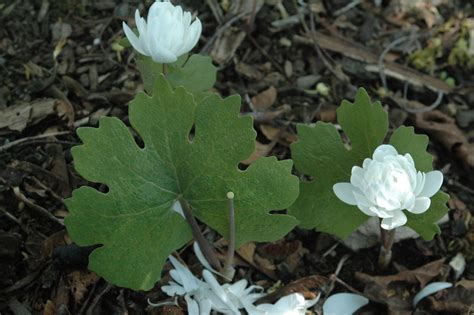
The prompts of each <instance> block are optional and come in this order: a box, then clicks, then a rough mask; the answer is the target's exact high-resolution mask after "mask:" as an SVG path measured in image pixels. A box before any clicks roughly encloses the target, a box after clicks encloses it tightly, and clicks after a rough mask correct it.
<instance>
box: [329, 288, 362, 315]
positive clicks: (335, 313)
mask: <svg viewBox="0 0 474 315" xmlns="http://www.w3.org/2000/svg"><path fill="white" fill-rule="evenodd" d="M368 303H369V300H368V299H367V298H366V297H363V296H361V295H358V294H353V293H336V294H333V295H331V296H330V297H329V298H328V299H327V300H326V302H324V304H323V314H324V315H352V314H353V313H355V312H356V311H357V310H358V309H360V308H361V307H362V306H364V305H366V304H368Z"/></svg>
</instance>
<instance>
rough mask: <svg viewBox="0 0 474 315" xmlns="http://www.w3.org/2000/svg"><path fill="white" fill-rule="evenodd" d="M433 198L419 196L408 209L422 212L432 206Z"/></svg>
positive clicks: (418, 212)
mask: <svg viewBox="0 0 474 315" xmlns="http://www.w3.org/2000/svg"><path fill="white" fill-rule="evenodd" d="M430 205H431V200H430V198H428V197H418V198H416V200H415V205H414V206H413V208H412V209H408V211H410V212H411V213H415V214H420V213H423V212H425V211H426V210H428V209H429V208H430Z"/></svg>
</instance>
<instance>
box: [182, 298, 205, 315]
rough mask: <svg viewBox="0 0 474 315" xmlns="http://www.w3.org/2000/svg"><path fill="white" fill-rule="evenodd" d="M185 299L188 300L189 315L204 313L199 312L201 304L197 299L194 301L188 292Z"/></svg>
mask: <svg viewBox="0 0 474 315" xmlns="http://www.w3.org/2000/svg"><path fill="white" fill-rule="evenodd" d="M184 299H185V300H186V306H187V307H188V314H189V315H202V313H199V305H198V303H197V302H196V301H194V300H193V299H192V298H191V297H190V296H189V295H188V294H186V295H185V296H184Z"/></svg>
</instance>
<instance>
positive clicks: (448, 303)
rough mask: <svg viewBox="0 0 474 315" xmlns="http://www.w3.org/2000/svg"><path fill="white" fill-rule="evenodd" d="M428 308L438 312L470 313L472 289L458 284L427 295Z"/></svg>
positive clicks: (473, 301)
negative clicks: (432, 294) (433, 294)
mask: <svg viewBox="0 0 474 315" xmlns="http://www.w3.org/2000/svg"><path fill="white" fill-rule="evenodd" d="M427 301H428V303H429V308H430V310H431V311H432V312H433V313H434V312H437V313H438V314H447V313H449V314H472V309H473V305H474V289H473V288H472V287H471V288H466V287H465V286H464V285H458V286H455V287H452V288H448V289H446V290H443V291H441V292H438V294H436V296H429V297H427Z"/></svg>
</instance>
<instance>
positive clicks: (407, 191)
mask: <svg viewBox="0 0 474 315" xmlns="http://www.w3.org/2000/svg"><path fill="white" fill-rule="evenodd" d="M442 183H443V174H442V173H441V172H440V171H431V172H428V173H423V172H419V171H418V172H417V170H416V169H415V163H414V161H413V158H412V157H411V155H410V154H408V153H407V154H405V155H400V154H398V152H397V150H396V149H395V148H394V147H393V146H391V145H380V146H379V147H378V148H377V149H376V150H375V152H374V154H373V156H372V159H370V158H367V159H365V160H364V162H363V164H362V167H359V166H354V167H353V168H352V172H351V182H350V183H337V184H335V185H334V186H333V190H334V193H335V194H336V196H337V197H338V198H339V199H340V200H342V201H343V202H345V203H347V204H350V205H357V207H358V208H359V209H360V210H361V211H362V212H363V213H365V214H366V215H369V216H377V217H379V218H381V219H382V222H381V226H382V228H383V229H386V230H391V229H394V228H396V227H399V226H402V225H404V224H405V223H406V222H407V217H406V216H405V214H404V213H403V211H402V210H407V211H408V212H411V213H414V214H420V213H423V212H425V211H426V210H428V209H429V207H430V204H431V200H430V197H432V196H433V195H434V194H436V192H438V190H439V189H440V188H441V185H442Z"/></svg>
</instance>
